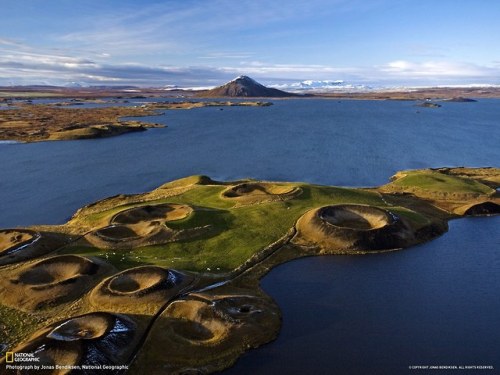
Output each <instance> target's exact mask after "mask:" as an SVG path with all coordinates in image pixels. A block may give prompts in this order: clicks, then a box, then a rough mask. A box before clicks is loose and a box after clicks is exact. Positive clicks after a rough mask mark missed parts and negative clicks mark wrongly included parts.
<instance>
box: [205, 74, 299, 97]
mask: <svg viewBox="0 0 500 375" xmlns="http://www.w3.org/2000/svg"><path fill="white" fill-rule="evenodd" d="M197 96H200V97H212V98H213V97H272V98H279V97H288V96H295V94H292V93H289V92H285V91H281V90H278V89H274V88H269V87H266V86H264V85H261V84H260V83H258V82H257V81H254V80H253V79H252V78H250V77H247V76H239V77H237V78H235V79H233V80H232V81H229V82H228V83H226V84H225V85H222V86H219V87H216V88H214V89H211V90H207V91H204V92H200V93H199V94H197Z"/></svg>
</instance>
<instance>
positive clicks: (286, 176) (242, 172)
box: [0, 100, 500, 227]
mask: <svg viewBox="0 0 500 375" xmlns="http://www.w3.org/2000/svg"><path fill="white" fill-rule="evenodd" d="M274 103H275V104H274V105H273V106H271V107H259V108H245V107H231V108H229V107H226V108H224V110H223V111H220V110H219V109H217V108H201V109H196V110H189V111H186V110H179V111H168V112H167V114H166V115H165V116H159V117H151V118H150V120H151V121H153V122H160V123H164V124H167V125H168V128H165V129H152V130H148V131H147V132H143V133H134V134H128V135H124V136H120V137H115V138H108V139H100V140H86V141H68V142H42V143H37V144H0V193H1V197H2V199H1V201H0V205H1V207H0V212H1V215H0V227H8V226H17V225H30V224H40V223H62V222H64V221H65V220H66V219H67V218H68V217H69V216H71V214H72V213H73V212H74V211H75V210H76V209H78V208H79V207H81V206H82V204H86V203H90V202H93V201H95V200H97V199H100V198H104V197H106V196H109V195H114V194H117V193H119V192H121V193H136V192H142V191H145V190H149V189H151V188H154V187H156V186H158V185H161V184H162V183H163V182H165V181H169V180H172V179H176V178H180V177H184V176H187V175H192V174H206V175H209V176H211V177H213V178H218V179H223V180H231V179H237V178H244V177H253V178H258V179H267V180H289V181H290V180H291V181H307V182H312V183H321V184H333V185H343V186H373V185H380V184H383V183H385V182H386V181H387V180H388V178H389V177H390V176H391V175H392V174H394V173H395V172H396V171H398V170H401V169H408V168H426V167H439V166H459V165H470V166H483V165H492V164H495V163H498V160H500V157H499V156H500V155H499V154H500V151H499V148H498V144H500V135H499V133H500V130H499V123H498V118H500V105H499V104H500V103H499V102H498V101H494V100H489V101H488V100H484V101H480V102H478V103H446V104H445V105H443V107H442V108H438V109H430V108H418V107H414V106H413V104H414V103H412V102H398V101H342V102H341V103H338V102H337V101H335V100H282V101H274ZM417 110H418V111H419V113H416V112H417Z"/></svg>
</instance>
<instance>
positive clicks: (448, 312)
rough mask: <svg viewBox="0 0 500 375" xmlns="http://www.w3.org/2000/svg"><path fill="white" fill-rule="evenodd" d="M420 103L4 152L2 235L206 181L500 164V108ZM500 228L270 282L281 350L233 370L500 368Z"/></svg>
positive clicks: (248, 118) (236, 116)
mask: <svg viewBox="0 0 500 375" xmlns="http://www.w3.org/2000/svg"><path fill="white" fill-rule="evenodd" d="M413 104H414V103H412V102H405V101H348V100H342V101H336V100H313V99H304V100H276V101H274V105H273V106H270V107H259V108H253V107H248V108H247V107H225V108H223V110H219V109H218V108H201V109H195V110H189V111H187V110H179V111H167V113H166V115H163V116H155V117H151V118H149V120H150V121H152V122H158V123H164V124H166V125H168V127H167V128H164V129H151V130H148V131H146V132H142V133H132V134H127V135H124V136H120V137H115V138H108V139H99V140H86V141H68V142H43V143H36V144H5V143H2V144H0V197H1V199H0V212H1V214H0V227H3V228H6V227H14V226H24V225H32V224H56V223H62V222H64V221H65V220H66V219H67V218H68V217H70V216H71V215H72V214H73V213H74V211H75V210H76V209H78V208H79V207H81V206H82V205H84V204H87V203H90V202H93V201H95V200H97V199H101V198H104V197H106V196H110V195H114V194H118V193H137V192H142V191H146V190H150V189H152V188H154V187H156V186H158V185H160V184H162V183H164V182H166V181H169V180H172V179H176V178H180V177H184V176H188V175H192V174H206V175H209V176H211V177H212V178H215V179H222V180H233V179H239V178H245V177H252V178H257V179H266V180H285V181H306V182H312V183H320V184H328V185H343V186H376V185H380V184H383V183H385V182H386V181H387V180H388V178H389V177H390V176H391V175H392V174H394V173H395V172H396V171H398V170H401V169H409V168H428V167H440V166H461V165H467V166H486V165H493V166H498V161H499V160H500V149H499V147H498V145H499V144H500V127H499V125H498V118H500V105H499V104H500V102H499V101H498V100H481V101H479V102H477V103H443V107H441V108H437V109H431V108H418V107H414V106H413ZM145 120H148V118H145ZM498 224H499V219H498V218H485V219H474V220H472V219H467V220H460V221H456V222H453V223H452V224H451V230H450V232H449V233H448V234H446V235H445V236H443V237H442V238H440V239H438V240H436V241H434V242H431V243H429V244H426V245H423V246H419V247H416V248H414V249H411V250H407V251H403V252H398V253H392V254H386V255H377V256H366V257H322V258H310V259H303V260H299V261H295V262H292V263H289V264H285V265H282V266H280V267H279V268H277V269H276V270H274V271H273V272H271V273H270V275H268V276H267V277H266V278H265V279H264V280H263V285H264V287H265V289H266V290H267V291H268V292H269V293H270V294H271V295H272V296H273V297H275V298H276V300H277V302H278V304H279V305H280V306H281V307H282V308H283V310H284V323H283V331H282V333H281V335H280V338H279V339H278V340H277V341H276V342H275V343H273V344H270V345H268V346H266V347H264V348H263V349H260V350H257V351H254V352H253V353H250V354H248V355H247V356H245V358H243V359H242V360H241V361H240V364H239V365H238V367H237V369H235V370H233V372H232V373H235V374H236V373H244V372H245V371H246V373H269V374H271V373H272V374H276V373H311V372H309V371H306V370H307V369H310V368H311V366H312V365H313V363H317V366H316V368H315V371H313V373H321V372H323V373H335V374H344V373H345V374H358V373H359V374H366V373H369V374H375V373H380V374H400V373H406V372H405V371H406V369H407V366H410V365H421V364H424V365H425V364H429V365H435V364H442V363H445V364H455V365H459V364H465V365H470V364H485V365H490V364H495V363H493V362H494V360H496V359H495V358H494V357H491V353H493V352H495V353H499V352H500V343H499V337H500V329H499V328H500V327H499V326H498V318H497V317H498V316H500V306H499V303H498V298H495V297H496V296H495V293H497V291H498V290H499V288H498V287H499V286H500V281H499V280H500V276H499V274H498V273H497V272H496V269H498V265H499V260H498V259H499V258H498V257H499V253H498V250H499V248H500V246H499V245H500V244H499V237H498V236H499V234H498V233H499V231H498V227H499V226H498ZM298 270H300V274H301V278H300V280H296V279H295V278H294V275H296V274H297V272H298ZM466 338H467V340H466ZM462 358H463V361H459V359H462ZM458 361H459V362H460V363H458ZM471 361H473V362H474V363H471ZM462 362H463V363H462ZM496 365H497V370H498V369H500V363H499V362H498V360H496ZM325 366H330V367H325ZM405 366H406V367H405ZM325 369H327V370H325ZM368 369H370V371H368ZM374 369H379V371H378V372H377V371H375V370H374ZM330 370H331V371H330ZM367 371H368V372H367ZM412 372H416V371H412ZM433 373H437V372H433ZM485 373H488V372H487V371H485Z"/></svg>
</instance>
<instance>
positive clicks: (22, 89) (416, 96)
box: [0, 86, 500, 103]
mask: <svg viewBox="0 0 500 375" xmlns="http://www.w3.org/2000/svg"><path fill="white" fill-rule="evenodd" d="M205 91H207V90H196V91H195V90H183V89H173V90H166V89H162V88H134V89H130V88H127V89H123V88H113V87H107V88H101V87H89V88H65V87H56V86H47V87H44V86H16V87H0V103H2V102H5V101H8V100H11V99H14V98H19V99H30V98H50V97H58V98H103V97H118V98H127V99H131V98H137V97H145V98H146V97H172V98H193V97H195V96H197V95H200V94H202V93H203V92H205ZM455 97H467V98H476V99H481V98H483V99H484V98H495V99H497V98H500V87H429V88H421V89H409V90H390V89H387V90H376V91H375V90H374V91H363V92H356V91H351V92H349V91H334V92H325V93H307V92H305V93H304V94H300V93H299V94H298V95H297V96H294V97H292V98H293V99H296V98H297V99H300V98H308V99H309V98H318V99H319V98H326V99H361V100H422V99H426V98H432V99H450V98H455ZM242 98H251V97H242ZM273 99H279V98H273Z"/></svg>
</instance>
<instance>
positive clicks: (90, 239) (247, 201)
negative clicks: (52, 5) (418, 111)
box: [0, 168, 500, 374]
mask: <svg viewBox="0 0 500 375" xmlns="http://www.w3.org/2000/svg"><path fill="white" fill-rule="evenodd" d="M499 187H500V169H498V168H439V169H423V170H409V171H402V172H399V173H397V174H396V175H395V176H393V177H392V179H391V182H390V183H388V184H386V185H383V186H380V187H376V188H342V187H333V186H320V185H311V184H307V183H297V182H293V183H292V182H266V181H255V180H241V181H233V182H220V181H214V180H212V179H210V178H209V177H206V176H192V177H187V178H184V179H181V180H177V181H173V182H169V183H166V184H164V185H162V186H160V187H158V188H157V189H155V190H153V191H151V192H147V193H143V194H136V195H116V196H113V197H110V198H107V199H104V200H101V201H98V202H96V203H93V204H90V205H88V206H85V207H83V208H81V209H80V210H78V211H77V212H76V213H75V214H74V216H73V217H72V218H71V219H70V220H69V221H68V222H67V223H66V224H63V225H51V226H48V225H47V226H33V227H29V228H11V229H3V230H0V271H1V273H2V278H1V279H0V301H1V302H0V322H2V323H1V324H2V329H1V330H0V351H1V354H2V355H4V353H5V352H6V351H13V352H24V353H36V354H35V355H36V356H37V358H40V364H44V365H46V366H48V367H49V368H50V366H54V364H57V365H64V366H67V368H68V369H86V368H87V367H88V366H89V365H90V364H92V365H93V366H108V368H115V369H122V370H123V369H128V373H130V374H134V373H138V372H141V373H148V374H160V373H185V372H187V371H196V372H198V373H210V372H214V371H218V370H222V369H224V368H227V367H229V366H231V365H232V364H233V363H234V361H236V360H237V358H238V357H239V356H240V355H241V354H242V353H243V352H245V351H246V350H248V349H250V348H253V347H257V346H260V345H262V344H264V343H267V342H269V341H271V340H273V339H274V338H275V337H276V335H277V334H278V332H279V329H280V310H279V307H278V306H277V305H276V304H275V303H274V301H273V300H272V299H271V298H270V297H269V296H268V295H266V294H265V293H264V292H263V291H262V290H261V289H260V287H259V280H260V279H261V278H262V277H263V276H264V275H265V274H266V273H267V272H269V270H270V269H271V268H273V267H274V266H276V265H278V264H281V263H283V262H286V261H289V260H292V259H296V258H299V257H304V256H314V255H323V254H352V255H356V256H362V254H367V253H377V252H386V251H395V250H400V249H403V248H407V247H410V246H413V245H416V244H419V243H422V242H425V241H430V240H432V239H434V238H436V237H437V236H439V235H441V234H443V233H444V232H446V230H447V222H448V221H449V220H451V219H456V218H460V217H464V216H475V215H491V214H498V213H500V196H499V193H498V188H499ZM415 251H417V250H415ZM86 366H87V367H86ZM0 368H1V369H2V371H4V372H5V373H16V372H15V370H9V367H8V364H7V363H6V362H5V357H4V358H3V359H2V360H1V361H0ZM70 371H71V370H68V371H66V372H65V371H63V372H62V373H69V372H70ZM48 373H54V374H55V373H58V374H60V373H61V372H57V371H56V370H54V371H52V372H51V371H49V372H48Z"/></svg>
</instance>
